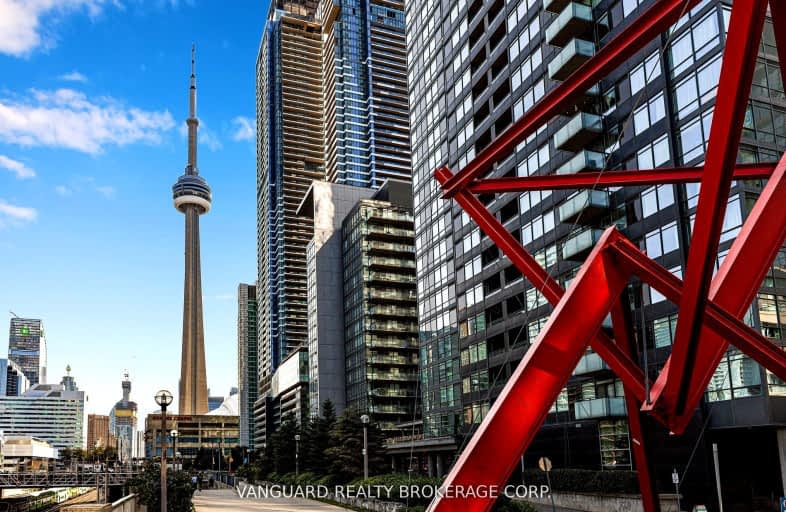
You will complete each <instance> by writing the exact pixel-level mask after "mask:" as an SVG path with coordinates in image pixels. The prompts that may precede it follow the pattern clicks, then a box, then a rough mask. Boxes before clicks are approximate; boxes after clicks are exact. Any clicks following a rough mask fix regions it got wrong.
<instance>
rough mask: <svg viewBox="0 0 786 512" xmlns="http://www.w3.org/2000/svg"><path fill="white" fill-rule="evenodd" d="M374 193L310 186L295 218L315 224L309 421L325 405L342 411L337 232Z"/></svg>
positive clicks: (309, 254)
mask: <svg viewBox="0 0 786 512" xmlns="http://www.w3.org/2000/svg"><path fill="white" fill-rule="evenodd" d="M373 194H374V190H373V189H370V188H367V187H352V186H348V185H340V184H337V183H330V182H327V181H314V183H312V185H311V187H310V188H309V190H308V192H307V193H306V197H305V198H303V203H302V204H301V206H300V208H299V209H298V215H301V216H304V217H306V218H308V219H310V220H311V221H312V222H313V224H314V238H313V239H312V240H311V242H310V243H309V244H308V248H307V250H306V262H307V263H306V266H307V283H308V387H309V392H308V395H309V412H310V414H311V416H319V415H321V414H322V406H323V405H324V403H325V401H326V400H330V401H331V402H332V403H333V406H334V408H335V412H336V414H341V413H342V412H343V410H344V409H345V408H346V362H345V358H344V282H343V276H344V258H343V248H342V247H343V243H342V234H341V233H342V231H341V226H342V223H343V221H344V219H345V218H346V216H347V214H349V212H350V211H352V209H353V208H354V207H355V205H356V204H357V203H358V201H359V200H361V199H364V198H369V197H371V196H372V195H373Z"/></svg>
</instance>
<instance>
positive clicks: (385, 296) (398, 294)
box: [366, 289, 418, 302]
mask: <svg viewBox="0 0 786 512" xmlns="http://www.w3.org/2000/svg"><path fill="white" fill-rule="evenodd" d="M366 298H367V299H369V300H389V301H401V302H415V301H416V300H417V299H418V297H417V294H416V293H415V290H376V289H371V290H369V291H368V292H367V293H366Z"/></svg>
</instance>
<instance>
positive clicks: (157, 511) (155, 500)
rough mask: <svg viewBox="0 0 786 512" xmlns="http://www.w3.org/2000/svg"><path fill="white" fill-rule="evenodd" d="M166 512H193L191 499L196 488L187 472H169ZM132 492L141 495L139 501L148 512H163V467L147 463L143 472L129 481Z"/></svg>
mask: <svg viewBox="0 0 786 512" xmlns="http://www.w3.org/2000/svg"><path fill="white" fill-rule="evenodd" d="M166 486H167V510H166V512H191V508H192V507H191V497H192V496H193V495H194V487H193V486H192V485H191V478H190V477H189V475H188V473H186V472H185V471H170V472H167V485H166ZM129 488H130V489H131V492H133V493H135V494H138V495H139V501H140V502H141V503H142V504H143V505H145V506H146V507H147V512H161V467H160V465H158V464H153V463H152V462H147V463H145V466H144V467H143V468H142V472H141V473H140V474H139V475H138V476H136V477H134V479H133V480H130V481H129Z"/></svg>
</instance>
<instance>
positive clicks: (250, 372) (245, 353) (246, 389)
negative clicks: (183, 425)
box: [237, 283, 259, 451]
mask: <svg viewBox="0 0 786 512" xmlns="http://www.w3.org/2000/svg"><path fill="white" fill-rule="evenodd" d="M258 379H259V365H258V364H257V287H256V286H254V285H250V284H243V283H241V284H239V285H238V287H237V384H238V393H239V395H240V396H239V406H240V411H239V412H240V444H241V445H242V446H246V447H248V448H249V449H250V450H252V451H253V450H254V435H253V434H254V402H256V401H257V398H258V397H259V387H258V386H259V382H258Z"/></svg>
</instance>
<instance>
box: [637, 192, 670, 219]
mask: <svg viewBox="0 0 786 512" xmlns="http://www.w3.org/2000/svg"><path fill="white" fill-rule="evenodd" d="M672 204H674V186H673V185H657V186H655V187H650V188H648V189H647V190H645V191H644V192H642V193H641V211H642V215H643V217H644V218H647V217H649V216H650V215H653V214H655V213H657V212H659V211H660V210H663V209H664V208H667V207H669V206H671V205H672Z"/></svg>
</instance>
